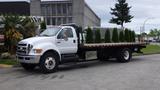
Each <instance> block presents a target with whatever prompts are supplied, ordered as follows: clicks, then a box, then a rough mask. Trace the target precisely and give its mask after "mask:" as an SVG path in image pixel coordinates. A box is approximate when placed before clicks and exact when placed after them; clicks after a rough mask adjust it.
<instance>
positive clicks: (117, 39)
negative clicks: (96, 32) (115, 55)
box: [112, 28, 119, 42]
mask: <svg viewBox="0 0 160 90" xmlns="http://www.w3.org/2000/svg"><path fill="white" fill-rule="evenodd" d="M112 41H113V42H119V35H118V29H117V28H114V29H113V34H112Z"/></svg>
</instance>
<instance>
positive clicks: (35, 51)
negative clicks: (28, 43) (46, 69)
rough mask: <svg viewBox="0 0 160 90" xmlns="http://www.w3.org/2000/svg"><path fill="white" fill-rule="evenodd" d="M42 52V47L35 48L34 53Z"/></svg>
mask: <svg viewBox="0 0 160 90" xmlns="http://www.w3.org/2000/svg"><path fill="white" fill-rule="evenodd" d="M41 52H42V49H34V53H37V54H40V53H41Z"/></svg>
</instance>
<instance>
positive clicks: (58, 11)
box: [57, 4, 62, 15]
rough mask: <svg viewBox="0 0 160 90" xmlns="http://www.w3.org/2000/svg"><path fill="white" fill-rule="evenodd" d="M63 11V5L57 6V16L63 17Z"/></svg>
mask: <svg viewBox="0 0 160 90" xmlns="http://www.w3.org/2000/svg"><path fill="white" fill-rule="evenodd" d="M61 10H62V8H61V4H57V14H58V15H61Z"/></svg>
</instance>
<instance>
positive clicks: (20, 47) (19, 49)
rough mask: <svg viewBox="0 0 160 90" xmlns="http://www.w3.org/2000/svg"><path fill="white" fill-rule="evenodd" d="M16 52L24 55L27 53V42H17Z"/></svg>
mask: <svg viewBox="0 0 160 90" xmlns="http://www.w3.org/2000/svg"><path fill="white" fill-rule="evenodd" d="M17 54H18V55H26V54H27V44H18V45H17Z"/></svg>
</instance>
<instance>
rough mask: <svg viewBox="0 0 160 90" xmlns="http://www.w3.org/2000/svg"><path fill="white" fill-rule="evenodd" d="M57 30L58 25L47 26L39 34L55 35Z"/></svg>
mask: <svg viewBox="0 0 160 90" xmlns="http://www.w3.org/2000/svg"><path fill="white" fill-rule="evenodd" d="M59 30H61V28H60V27H54V28H48V29H46V30H44V31H43V32H42V33H41V34H40V36H55V35H56V34H57V33H58V32H59Z"/></svg>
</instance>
